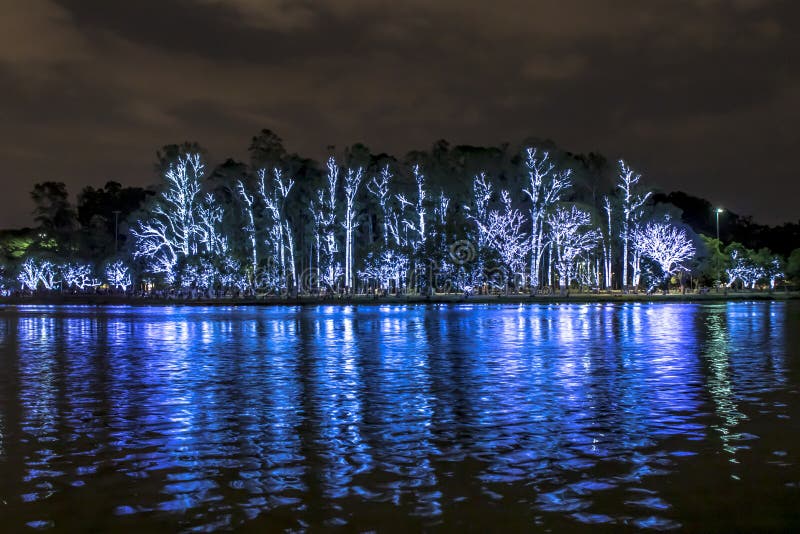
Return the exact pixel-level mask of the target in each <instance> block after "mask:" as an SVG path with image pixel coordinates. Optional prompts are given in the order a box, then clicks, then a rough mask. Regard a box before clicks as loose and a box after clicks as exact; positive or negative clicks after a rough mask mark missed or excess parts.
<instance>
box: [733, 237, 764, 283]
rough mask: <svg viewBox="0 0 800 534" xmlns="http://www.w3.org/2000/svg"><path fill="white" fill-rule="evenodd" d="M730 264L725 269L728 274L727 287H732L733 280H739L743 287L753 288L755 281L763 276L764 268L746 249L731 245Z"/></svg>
mask: <svg viewBox="0 0 800 534" xmlns="http://www.w3.org/2000/svg"><path fill="white" fill-rule="evenodd" d="M730 257H731V261H730V263H731V266H730V267H729V268H728V269H726V270H725V274H727V275H728V287H733V284H734V282H736V281H737V280H740V281H741V282H742V285H743V286H744V287H745V288H749V289H755V287H756V283H757V282H758V281H759V280H761V279H762V278H764V276H765V275H766V272H765V271H764V268H763V267H761V266H759V265H757V264H756V263H755V262H754V261H753V259H752V258H751V257H750V255H749V254H748V253H747V251H742V250H739V249H738V248H736V247H731V252H730Z"/></svg>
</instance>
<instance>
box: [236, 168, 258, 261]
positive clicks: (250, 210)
mask: <svg viewBox="0 0 800 534" xmlns="http://www.w3.org/2000/svg"><path fill="white" fill-rule="evenodd" d="M236 191H237V192H238V193H239V196H240V197H241V198H242V200H243V201H244V214H245V217H246V218H247V224H246V225H245V227H244V228H243V230H244V231H245V233H246V234H247V237H248V240H249V241H250V265H251V266H252V268H253V273H255V272H256V270H258V246H257V244H256V221H255V208H254V205H253V203H254V202H255V197H254V196H253V195H251V194H249V193H248V192H247V188H246V187H245V186H244V182H242V181H241V180H239V181H238V182H237V183H236Z"/></svg>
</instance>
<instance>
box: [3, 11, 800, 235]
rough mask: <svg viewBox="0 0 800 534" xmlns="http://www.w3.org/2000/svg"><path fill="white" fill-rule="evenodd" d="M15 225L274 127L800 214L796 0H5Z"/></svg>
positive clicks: (783, 217)
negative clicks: (546, 155) (508, 149)
mask: <svg viewBox="0 0 800 534" xmlns="http://www.w3.org/2000/svg"><path fill="white" fill-rule="evenodd" d="M0 7H2V16H0V162H1V163H2V175H1V178H0V179H2V183H3V185H4V194H3V195H2V196H0V227H7V226H17V225H20V224H25V223H28V222H30V215H29V213H30V211H31V209H32V206H31V204H30V202H29V200H28V191H29V190H30V188H31V185H32V184H33V183H35V182H37V181H43V180H59V181H64V182H66V183H67V184H68V186H69V187H70V189H71V191H73V192H74V193H77V191H78V190H79V189H80V187H82V186H83V185H87V184H92V185H101V184H102V183H104V182H105V181H106V180H109V179H114V180H117V181H121V182H123V183H125V184H128V185H134V184H136V185H147V184H151V183H154V182H155V181H156V180H157V177H156V176H154V174H153V170H152V169H153V162H154V153H155V151H156V149H158V148H159V147H160V146H161V145H163V144H166V143H172V142H181V141H184V140H193V141H198V142H200V143H201V144H203V145H204V146H206V147H208V149H209V151H210V157H211V160H212V163H213V162H215V161H219V160H221V159H223V158H224V157H226V156H234V157H244V155H245V152H244V150H245V149H246V147H247V144H248V142H249V139H250V137H251V136H252V135H254V134H255V133H257V132H258V131H259V130H260V129H261V128H270V129H272V130H274V131H275V132H277V133H278V134H279V135H280V136H281V137H283V139H284V141H285V143H286V145H287V147H288V149H289V150H291V151H296V152H300V153H302V154H304V155H309V156H312V157H318V156H321V155H322V154H324V153H325V147H327V146H328V145H336V146H337V147H344V146H346V145H350V144H352V143H354V142H358V141H362V142H365V143H366V144H367V145H368V146H370V147H371V148H373V149H374V150H376V151H388V152H393V153H396V154H398V155H402V154H403V153H405V152H406V151H408V150H410V149H413V148H426V147H428V146H430V144H431V143H432V142H433V141H434V140H436V139H439V138H446V139H448V140H449V141H451V142H453V143H459V144H460V143H464V144H499V143H501V142H504V141H508V142H511V143H512V144H516V143H518V142H520V141H521V140H522V139H523V138H525V137H528V136H536V137H540V138H550V139H553V140H554V141H556V142H557V143H558V144H559V145H561V146H563V147H564V148H565V149H567V150H570V151H573V152H589V151H599V152H602V153H603V154H605V155H607V156H608V157H610V158H616V157H620V156H624V157H626V158H627V159H629V160H630V161H631V162H632V164H633V165H634V166H635V167H637V168H638V169H639V170H640V171H641V172H642V173H643V174H644V175H645V177H646V180H647V181H648V182H649V183H651V184H653V185H657V186H659V187H660V188H662V189H666V190H675V189H681V190H685V191H687V192H689V193H692V194H696V195H699V196H703V197H706V198H708V199H710V200H712V201H713V202H716V203H719V204H721V205H724V206H726V207H729V208H730V209H733V210H734V211H737V212H739V213H742V214H751V215H753V216H754V217H755V218H756V220H757V221H760V222H765V223H778V222H783V221H788V220H791V221H797V220H798V219H800V209H799V208H798V206H799V205H800V204H799V203H798V199H799V198H800V179H798V176H797V175H798V168H800V161H799V160H798V158H796V157H795V153H796V151H797V150H798V149H800V143H798V141H800V135H799V134H798V127H799V126H800V69H798V67H797V66H798V65H800V61H798V59H800V57H798V56H800V27H798V26H800V2H796V1H794V0H786V1H779V0H646V1H643V0H609V1H605V2H599V1H596V0H559V1H552V2H544V1H537V0H493V1H492V2H469V1H464V0H461V1H456V0H435V1H433V0H405V1H403V0H393V1H383V0H376V1H362V0H139V1H136V2H110V1H108V0H0Z"/></svg>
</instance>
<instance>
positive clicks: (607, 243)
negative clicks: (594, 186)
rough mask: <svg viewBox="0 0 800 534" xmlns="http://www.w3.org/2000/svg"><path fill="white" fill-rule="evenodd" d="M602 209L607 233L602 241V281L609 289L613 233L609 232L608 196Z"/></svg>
mask: <svg viewBox="0 0 800 534" xmlns="http://www.w3.org/2000/svg"><path fill="white" fill-rule="evenodd" d="M603 209H604V210H605V212H606V223H607V228H608V231H607V232H606V235H605V238H604V239H603V280H604V282H605V286H606V289H608V290H610V289H611V283H612V276H611V273H612V272H613V265H612V262H613V257H614V256H613V250H612V247H611V245H612V243H613V242H614V239H613V235H614V234H613V233H612V231H611V213H612V209H611V199H609V198H608V196H604V197H603Z"/></svg>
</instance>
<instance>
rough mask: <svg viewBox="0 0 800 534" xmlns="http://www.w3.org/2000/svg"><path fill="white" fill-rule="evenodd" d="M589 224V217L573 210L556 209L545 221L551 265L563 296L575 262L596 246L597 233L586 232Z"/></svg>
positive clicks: (573, 271)
mask: <svg viewBox="0 0 800 534" xmlns="http://www.w3.org/2000/svg"><path fill="white" fill-rule="evenodd" d="M590 223H591V217H590V216H589V214H588V213H587V212H585V211H582V210H580V209H578V208H577V207H575V206H572V208H571V209H566V208H562V207H559V208H557V209H556V211H555V213H554V214H552V215H549V216H548V218H547V224H548V226H549V227H550V245H551V247H552V250H553V254H554V256H555V258H554V265H555V268H556V271H557V272H558V284H559V287H560V288H561V293H562V294H565V293H566V290H567V288H568V287H569V285H570V282H571V280H572V278H573V276H574V274H575V264H576V260H577V259H578V258H579V257H581V256H582V255H584V254H586V253H587V252H589V251H590V250H591V249H592V248H594V246H595V244H596V242H597V238H598V235H597V232H596V231H595V230H592V229H589V228H587V227H588V226H589V225H590Z"/></svg>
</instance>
